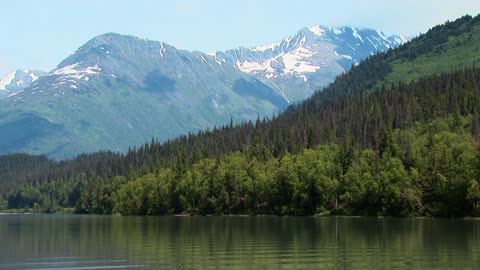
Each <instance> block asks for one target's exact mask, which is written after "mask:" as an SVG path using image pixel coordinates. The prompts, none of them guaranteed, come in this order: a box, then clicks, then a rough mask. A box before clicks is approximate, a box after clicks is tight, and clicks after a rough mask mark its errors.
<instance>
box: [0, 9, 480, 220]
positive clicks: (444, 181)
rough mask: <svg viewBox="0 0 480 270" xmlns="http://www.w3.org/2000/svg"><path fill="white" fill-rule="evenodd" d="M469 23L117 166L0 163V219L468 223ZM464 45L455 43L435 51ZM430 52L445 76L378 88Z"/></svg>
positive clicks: (475, 105) (477, 73)
mask: <svg viewBox="0 0 480 270" xmlns="http://www.w3.org/2000/svg"><path fill="white" fill-rule="evenodd" d="M479 20H480V17H476V18H471V17H464V18H461V19H459V20H457V21H455V22H451V23H447V24H445V25H441V26H438V27H435V28H433V29H432V30H431V31H429V32H428V33H427V34H425V35H422V36H420V37H418V38H417V39H415V40H413V41H412V42H411V43H408V44H405V45H404V46H402V47H400V48H399V49H396V50H392V51H389V52H387V53H382V54H378V55H375V56H373V57H371V58H369V59H368V60H366V61H365V62H363V63H361V64H360V65H359V66H357V67H355V68H353V69H352V70H351V71H350V72H348V73H347V74H344V75H342V76H339V77H338V78H337V79H336V81H335V82H334V83H333V84H331V85H330V86H329V87H328V88H326V89H325V90H324V91H322V92H318V93H316V94H315V95H314V96H313V97H311V98H310V99H308V100H307V101H305V102H302V103H300V104H297V105H294V106H290V107H289V108H288V110H287V111H286V112H285V113H282V114H280V115H279V116H277V117H274V118H273V119H270V120H267V119H257V121H256V122H250V121H249V122H244V123H242V124H240V125H237V126H234V125H233V123H231V124H230V125H228V126H224V127H220V128H215V129H213V130H212V131H202V132H198V133H197V134H189V135H184V136H180V137H178V138H176V139H173V140H170V141H168V142H165V143H159V142H158V141H155V140H152V142H151V143H147V144H144V145H142V146H140V147H138V148H134V149H130V150H129V151H128V153H127V154H126V155H121V154H114V153H109V152H106V153H104V152H99V153H95V154H89V155H81V156H79V157H77V158H76V159H74V160H69V161H63V162H47V161H46V160H45V159H44V158H41V157H39V158H35V157H29V156H28V155H27V156H26V155H11V156H6V157H3V158H2V159H0V168H2V170H0V181H1V182H2V185H1V186H0V194H2V196H0V207H2V206H3V207H4V208H9V209H16V210H18V209H24V210H26V211H43V212H54V211H58V210H61V209H64V208H70V209H72V208H74V209H75V211H76V212H77V213H97V214H125V215H161V214H179V213H183V214H184V213H190V214H278V215H317V214H318V215H328V214H339V215H382V216H383V215H388V216H442V217H458V216H462V217H463V216H479V215H480V179H479V178H478V176H479V175H480V147H479V145H480V115H479V112H480V87H479V85H480V69H479V68H478V67H471V64H472V63H471V62H468V61H470V60H472V59H475V57H476V56H477V54H476V53H474V52H473V51H472V50H467V49H465V48H471V47H474V45H472V44H471V43H475V44H476V43H477V39H476V38H473V36H476V35H478V34H479V33H478V32H477V30H478V29H477V27H478V22H479ZM470 34H471V35H472V38H471V39H467V40H466V42H465V44H463V45H462V44H460V45H459V46H456V45H455V46H453V45H452V46H453V47H448V46H447V44H450V43H449V42H450V41H449V40H453V39H461V37H463V36H464V35H467V36H469V35H470ZM442 44H446V45H445V46H447V47H445V50H444V51H443V52H442V53H441V55H442V57H445V59H447V58H454V55H455V54H453V53H452V52H451V51H452V50H456V52H457V53H458V57H459V60H457V61H456V62H454V63H453V65H452V67H448V69H449V70H445V71H441V69H440V68H438V69H432V70H433V71H432V70H430V71H428V70H423V69H422V72H423V71H424V72H425V74H427V73H428V74H430V75H428V76H423V77H414V76H413V75H410V77H408V76H407V77H408V78H407V77H401V79H399V80H400V82H398V83H395V84H394V85H393V86H391V85H389V84H387V83H385V82H386V80H387V79H388V78H389V76H393V75H394V74H400V73H396V71H395V61H398V63H400V64H401V65H407V64H403V63H406V62H411V63H420V61H421V59H422V57H425V58H426V59H427V58H428V55H429V54H432V55H436V54H437V53H440V50H437V49H436V48H438V46H440V45H442ZM455 44H456V43H455ZM460 49H461V50H460ZM468 52H469V53H471V54H472V55H468ZM437 58H438V57H435V56H431V57H430V58H428V61H427V60H425V61H424V63H427V62H431V63H435V62H436V61H437V60H436V59H437ZM462 59H463V60H462ZM467 59H468V60H467ZM452 61H453V60H452ZM455 63H456V64H455ZM462 63H463V65H462ZM455 65H457V66H455ZM414 67H415V64H412V70H413V68H414ZM437 73H439V74H437ZM411 74H413V73H411ZM399 78H400V77H399ZM412 79H415V80H414V81H413V82H408V83H404V82H403V81H411V80H412ZM392 80H393V79H392ZM380 83H382V84H383V85H379V84H380ZM376 88H378V89H377V91H372V90H373V89H376ZM22 162H29V164H31V166H28V169H26V168H25V166H23V165H21V164H22Z"/></svg>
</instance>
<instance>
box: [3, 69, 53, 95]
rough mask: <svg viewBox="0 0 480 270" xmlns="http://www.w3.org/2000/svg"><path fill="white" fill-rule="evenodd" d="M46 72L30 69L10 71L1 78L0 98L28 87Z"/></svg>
mask: <svg viewBox="0 0 480 270" xmlns="http://www.w3.org/2000/svg"><path fill="white" fill-rule="evenodd" d="M46 74H47V73H46V72H43V71H39V70H28V69H19V70H16V71H13V72H10V73H9V74H7V76H5V77H4V78H2V79H0V98H1V97H6V96H8V95H12V94H15V93H17V92H18V91H21V90H23V89H25V88H27V87H28V86H30V85H31V84H32V83H33V82H35V81H36V80H38V78H40V77H42V76H44V75H46Z"/></svg>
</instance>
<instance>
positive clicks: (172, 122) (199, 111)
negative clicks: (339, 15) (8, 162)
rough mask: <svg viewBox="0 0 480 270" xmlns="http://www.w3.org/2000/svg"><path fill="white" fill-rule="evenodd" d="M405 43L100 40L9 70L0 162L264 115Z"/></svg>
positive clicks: (301, 35)
mask: <svg viewBox="0 0 480 270" xmlns="http://www.w3.org/2000/svg"><path fill="white" fill-rule="evenodd" d="M405 41H406V39H403V38H401V37H399V36H387V35H385V34H383V33H382V32H380V31H373V30H360V29H355V28H348V27H344V28H328V27H321V26H315V27H310V28H304V29H301V30H300V31H299V32H298V33H297V34H296V35H294V36H293V37H288V38H285V39H283V40H282V41H281V42H279V43H276V44H272V45H267V46H260V47H255V48H250V49H246V48H239V49H235V50H229V51H226V52H217V53H214V54H205V53H202V52H189V51H184V50H179V49H177V48H175V47H173V46H171V45H168V44H166V43H163V42H157V41H150V40H145V39H141V38H137V37H133V36H124V35H119V34H114V33H109V34H104V35H100V36H97V37H95V38H93V39H91V40H90V41H88V42H87V43H86V44H85V45H83V46H82V47H80V48H79V49H78V50H77V51H76V52H75V53H74V54H72V55H71V56H69V57H68V58H66V59H65V60H64V61H62V62H61V63H60V64H59V65H58V66H57V67H56V68H55V69H54V70H52V71H50V72H49V73H48V74H41V73H28V72H25V74H26V75H25V76H23V75H22V76H23V77H18V79H17V73H18V72H17V73H15V76H13V77H15V78H12V75H10V76H7V78H5V79H3V80H2V85H4V86H5V87H3V88H4V90H0V92H3V93H4V94H3V96H4V98H2V99H1V100H0V138H1V139H0V154H1V153H7V152H30V153H41V154H47V155H49V156H50V157H54V158H67V157H72V156H75V155H77V154H79V153H82V152H92V151H97V150H100V149H104V150H114V151H125V150H127V149H128V147H129V146H132V145H138V144H141V143H144V142H145V141H147V140H150V139H151V138H152V137H154V138H158V139H159V140H167V139H170V138H174V137H176V136H178V135H181V134H186V133H188V132H195V131H198V130H204V129H206V128H213V127H214V126H221V125H224V124H226V123H229V122H230V120H231V119H234V121H237V122H239V121H245V120H254V119H256V118H257V117H263V116H271V115H272V114H274V113H277V112H278V111H279V110H282V109H284V108H286V107H287V106H288V103H289V102H294V101H298V100H301V99H303V98H305V97H307V96H309V95H310V94H311V93H313V91H315V90H318V89H319V88H321V87H322V86H325V85H327V84H328V83H330V82H332V81H333V80H334V78H335V77H336V76H337V75H339V74H341V73H342V72H344V71H346V70H348V69H349V68H350V67H351V66H352V65H355V64H358V63H359V62H360V61H361V60H362V59H365V58H366V57H368V56H369V55H372V54H374V53H376V52H378V51H381V50H386V49H388V48H391V47H395V46H398V45H400V44H401V43H403V42H405ZM32 74H34V75H32ZM19 76H20V75H19ZM37 77H38V78H37ZM15 85H16V86H17V88H15Z"/></svg>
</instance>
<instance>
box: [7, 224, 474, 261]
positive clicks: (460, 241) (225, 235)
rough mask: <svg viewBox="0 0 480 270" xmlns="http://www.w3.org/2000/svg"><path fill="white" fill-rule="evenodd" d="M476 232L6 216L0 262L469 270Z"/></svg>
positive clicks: (466, 228) (458, 227)
mask: <svg viewBox="0 0 480 270" xmlns="http://www.w3.org/2000/svg"><path fill="white" fill-rule="evenodd" d="M479 232H480V222H479V221H476V220H447V219H445V220H444V219H392V218H334V217H331V218H311V217H305V218H289V217H283V218H282V217H116V216H63V215H58V216H56V215H35V216H15V217H13V216H9V217H7V218H6V219H0V237H1V241H2V243H8V246H6V245H2V247H1V248H0V251H1V253H0V254H1V255H0V258H2V257H3V258H4V259H5V258H22V257H23V258H27V257H28V258H39V257H47V256H49V257H53V256H66V255H69V256H76V257H85V258H92V257H95V258H106V259H128V262H129V263H136V264H145V263H146V264H157V263H158V264H166V265H174V266H180V267H185V266H188V265H204V266H209V265H217V266H218V267H220V266H222V265H225V264H229V265H230V266H238V267H239V268H244V267H247V266H249V265H250V266H252V264H255V265H259V264H266V265H273V264H277V263H282V265H285V266H288V265H289V264H299V263H300V264H301V263H306V264H307V263H308V264H310V263H311V264H317V265H318V264H320V263H322V264H324V265H325V266H329V265H330V266H335V265H343V266H345V267H353V266H365V267H367V266H378V265H383V266H391V267H395V266H399V265H400V266H401V265H403V266H412V267H421V266H423V267H428V266H433V265H434V263H437V264H436V265H437V266H442V265H444V266H453V267H462V266H464V267H469V266H474V265H478V264H480V260H479V259H478V258H477V256H474V254H477V252H478V251H479V249H480V241H479V240H480V239H479V238H480V234H479ZM435 258H437V259H435ZM466 258H469V260H465V259H466ZM409 263H410V264H411V265H410V264H409Z"/></svg>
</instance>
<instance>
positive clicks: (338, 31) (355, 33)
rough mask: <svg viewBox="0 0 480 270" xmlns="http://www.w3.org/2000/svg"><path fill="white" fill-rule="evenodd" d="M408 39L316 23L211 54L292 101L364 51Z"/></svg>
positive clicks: (323, 83) (372, 51)
mask: <svg viewBox="0 0 480 270" xmlns="http://www.w3.org/2000/svg"><path fill="white" fill-rule="evenodd" d="M407 41H408V38H406V37H404V36H398V35H386V34H385V33H383V32H382V31H377V30H371V29H358V28H351V27H342V28H332V27H325V26H321V25H317V26H313V27H309V28H303V29H301V30H300V31H298V32H297V33H296V34H295V35H294V36H292V37H287V38H285V39H283V40H282V41H280V42H278V43H275V44H271V45H263V46H258V47H253V48H238V49H234V50H228V51H225V52H216V53H213V54H210V55H212V56H213V57H215V60H216V61H218V62H219V63H226V64H229V65H232V66H235V67H237V68H239V69H240V70H242V71H244V72H246V73H248V74H251V75H253V76H255V77H257V78H258V79H260V80H262V81H265V82H266V83H269V84H270V85H272V86H273V87H274V88H275V89H277V90H278V91H279V92H280V93H282V95H284V96H285V97H286V98H287V99H288V100H289V101H290V102H296V101H300V100H303V99H305V98H307V97H309V96H310V95H312V94H313V92H315V91H317V90H318V89H321V88H323V87H325V86H327V85H328V84H329V83H331V82H332V81H333V80H334V79H335V77H336V76H338V75H339V74H341V73H343V72H346V71H348V70H349V69H350V68H351V67H352V65H357V64H359V63H360V62H361V61H362V60H364V59H365V58H367V57H368V56H371V55H373V54H375V53H377V52H379V51H386V50H388V49H391V48H395V47H398V46H400V45H401V44H403V43H405V42H407Z"/></svg>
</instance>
